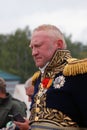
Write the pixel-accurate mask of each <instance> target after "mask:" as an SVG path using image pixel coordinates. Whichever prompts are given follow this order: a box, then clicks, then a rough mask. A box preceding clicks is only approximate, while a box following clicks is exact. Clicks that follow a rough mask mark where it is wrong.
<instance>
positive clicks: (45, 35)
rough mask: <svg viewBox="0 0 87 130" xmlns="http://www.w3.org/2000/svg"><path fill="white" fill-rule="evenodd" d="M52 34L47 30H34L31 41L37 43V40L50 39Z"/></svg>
mask: <svg viewBox="0 0 87 130" xmlns="http://www.w3.org/2000/svg"><path fill="white" fill-rule="evenodd" d="M51 38H52V34H51V33H49V32H47V31H35V32H34V33H33V34H32V38H31V43H30V44H37V43H38V42H42V41H48V40H51Z"/></svg>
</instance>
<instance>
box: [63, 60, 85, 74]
mask: <svg viewBox="0 0 87 130" xmlns="http://www.w3.org/2000/svg"><path fill="white" fill-rule="evenodd" d="M84 73H87V58H85V59H81V60H79V59H75V58H70V59H68V64H67V65H66V66H65V67H64V70H63V74H64V75H65V76H71V75H72V76H74V75H77V74H84Z"/></svg>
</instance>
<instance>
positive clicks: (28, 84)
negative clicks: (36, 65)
mask: <svg viewBox="0 0 87 130" xmlns="http://www.w3.org/2000/svg"><path fill="white" fill-rule="evenodd" d="M31 85H32V77H30V78H29V79H28V80H27V81H26V82H25V85H24V87H25V89H26V88H28V87H30V86H31Z"/></svg>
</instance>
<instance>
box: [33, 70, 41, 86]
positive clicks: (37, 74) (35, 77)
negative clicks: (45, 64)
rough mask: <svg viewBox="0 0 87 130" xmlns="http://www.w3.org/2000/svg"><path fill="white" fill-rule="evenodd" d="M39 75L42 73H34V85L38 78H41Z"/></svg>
mask: <svg viewBox="0 0 87 130" xmlns="http://www.w3.org/2000/svg"><path fill="white" fill-rule="evenodd" d="M39 75H40V71H37V72H35V73H34V75H33V76H32V85H34V84H35V82H36V80H37V78H38V77H39Z"/></svg>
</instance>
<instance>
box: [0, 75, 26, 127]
mask: <svg viewBox="0 0 87 130" xmlns="http://www.w3.org/2000/svg"><path fill="white" fill-rule="evenodd" d="M26 110H27V108H26V105H25V103H24V102H21V101H19V100H17V99H15V98H13V97H12V96H11V95H10V94H9V93H7V92H6V82H5V80H4V79H3V78H1V77H0V129H1V128H3V127H6V124H7V123H8V122H9V121H11V119H12V118H11V116H14V115H15V114H17V113H20V114H21V115H22V116H23V117H26ZM16 129H17V128H16Z"/></svg>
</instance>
